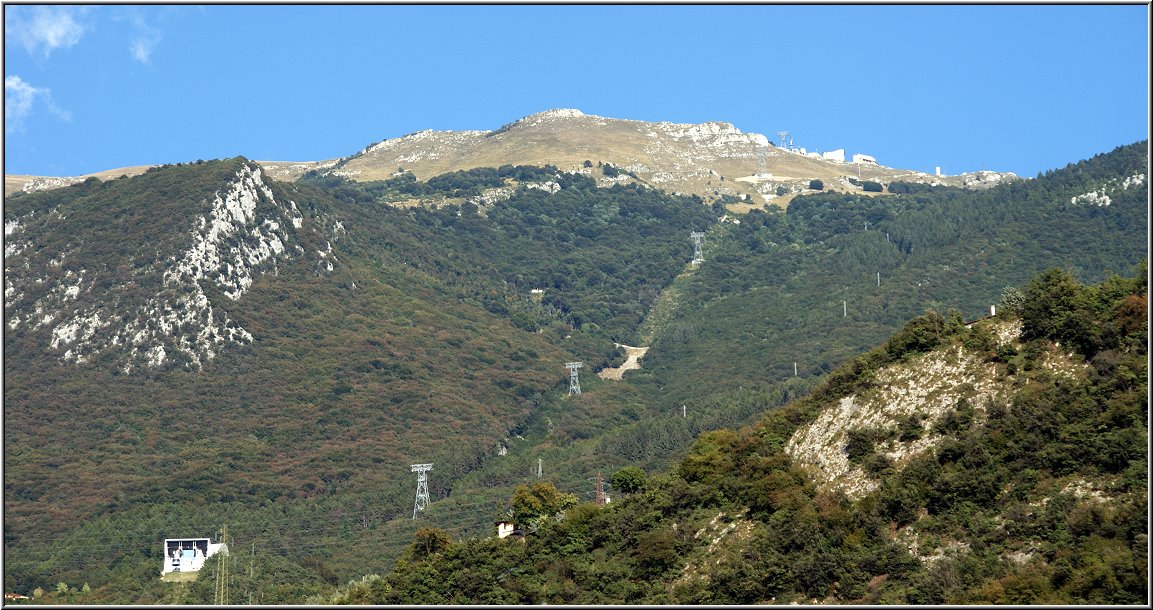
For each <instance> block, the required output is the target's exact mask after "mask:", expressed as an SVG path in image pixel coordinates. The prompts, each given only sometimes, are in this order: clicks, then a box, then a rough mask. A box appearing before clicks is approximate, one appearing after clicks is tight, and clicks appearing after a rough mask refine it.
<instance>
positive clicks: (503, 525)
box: [496, 521, 517, 538]
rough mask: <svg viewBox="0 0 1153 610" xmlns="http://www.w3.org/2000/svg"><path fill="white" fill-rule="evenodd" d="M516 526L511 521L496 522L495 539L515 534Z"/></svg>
mask: <svg viewBox="0 0 1153 610" xmlns="http://www.w3.org/2000/svg"><path fill="white" fill-rule="evenodd" d="M516 531H517V529H516V525H515V524H514V523H513V522H512V521H497V522H496V537H497V538H508V537H509V536H512V535H513V534H514V533H516Z"/></svg>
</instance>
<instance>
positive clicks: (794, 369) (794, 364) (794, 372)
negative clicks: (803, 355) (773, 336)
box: [793, 360, 797, 377]
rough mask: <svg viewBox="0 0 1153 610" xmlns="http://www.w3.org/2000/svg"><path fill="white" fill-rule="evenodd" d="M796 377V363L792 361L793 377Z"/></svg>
mask: <svg viewBox="0 0 1153 610" xmlns="http://www.w3.org/2000/svg"><path fill="white" fill-rule="evenodd" d="M796 376H797V361H796V360H794V361H793V377H796Z"/></svg>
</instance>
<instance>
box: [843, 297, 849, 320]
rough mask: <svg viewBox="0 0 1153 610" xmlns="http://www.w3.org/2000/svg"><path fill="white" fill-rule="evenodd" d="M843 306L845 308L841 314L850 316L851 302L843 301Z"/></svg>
mask: <svg viewBox="0 0 1153 610" xmlns="http://www.w3.org/2000/svg"><path fill="white" fill-rule="evenodd" d="M841 308H842V309H843V310H844V312H843V313H842V314H841V317H842V318H847V317H849V302H848V301H841Z"/></svg>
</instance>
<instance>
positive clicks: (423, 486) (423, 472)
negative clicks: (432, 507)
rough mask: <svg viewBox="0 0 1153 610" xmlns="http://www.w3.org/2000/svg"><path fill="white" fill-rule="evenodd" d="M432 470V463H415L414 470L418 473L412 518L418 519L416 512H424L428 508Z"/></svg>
mask: <svg viewBox="0 0 1153 610" xmlns="http://www.w3.org/2000/svg"><path fill="white" fill-rule="evenodd" d="M430 470H432V464H413V465H412V472H415V473H416V504H415V505H413V507H412V518H413V519H416V513H418V512H424V509H426V508H428V503H429V499H428V471H430Z"/></svg>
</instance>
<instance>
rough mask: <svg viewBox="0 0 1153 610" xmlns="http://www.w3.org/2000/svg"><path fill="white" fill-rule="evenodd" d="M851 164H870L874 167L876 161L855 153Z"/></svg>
mask: <svg viewBox="0 0 1153 610" xmlns="http://www.w3.org/2000/svg"><path fill="white" fill-rule="evenodd" d="M853 163H871V164H873V165H876V164H877V160H876V159H874V158H872V157H870V156H869V155H862V154H860V153H857V154H855V155H853Z"/></svg>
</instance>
